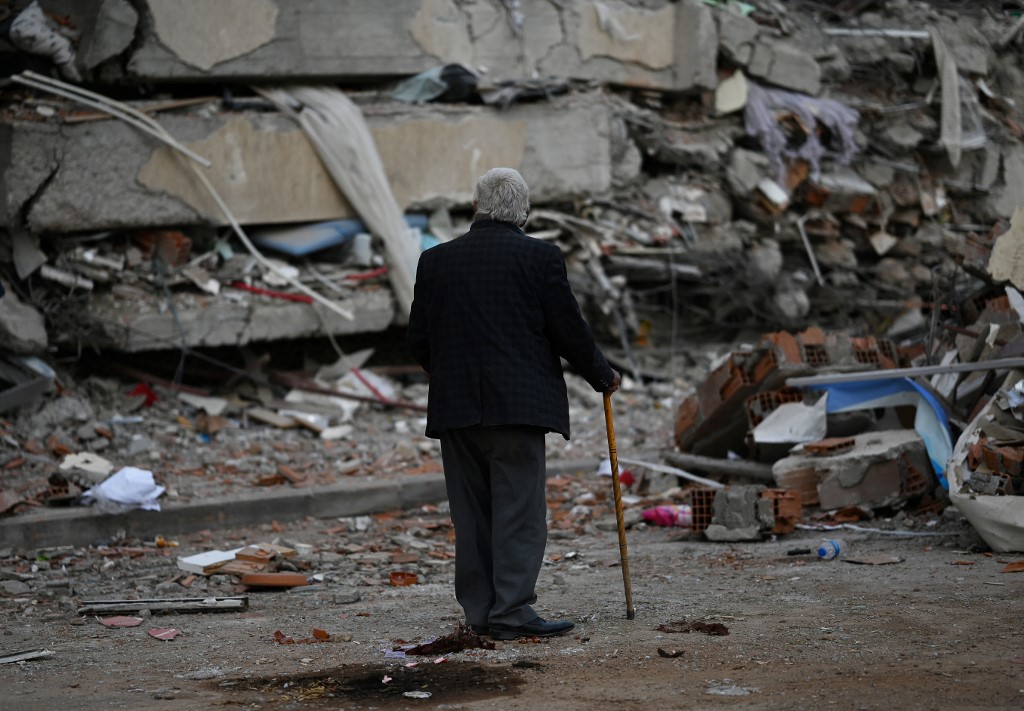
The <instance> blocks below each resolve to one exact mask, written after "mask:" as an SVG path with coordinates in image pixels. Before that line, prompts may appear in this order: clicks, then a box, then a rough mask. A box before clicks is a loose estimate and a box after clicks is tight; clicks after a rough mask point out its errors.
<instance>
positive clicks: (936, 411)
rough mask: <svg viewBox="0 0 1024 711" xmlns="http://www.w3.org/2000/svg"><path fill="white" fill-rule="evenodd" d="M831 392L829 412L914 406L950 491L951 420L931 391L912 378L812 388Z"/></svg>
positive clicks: (919, 426)
mask: <svg viewBox="0 0 1024 711" xmlns="http://www.w3.org/2000/svg"><path fill="white" fill-rule="evenodd" d="M808 387H810V388H811V389H814V390H824V391H826V392H828V412H849V411H851V410H870V409H873V408H876V407H894V406H897V405H914V406H915V407H916V408H917V414H916V416H915V417H914V430H915V431H916V432H917V433H918V434H919V435H920V436H921V439H922V440H924V446H925V449H926V450H927V451H928V459H929V460H931V463H932V468H933V469H935V474H936V476H938V478H939V483H940V484H942V487H943V488H944V489H946V490H947V491H948V490H949V482H948V481H947V480H946V463H947V462H948V461H949V458H950V456H951V455H952V454H953V440H952V439H951V438H950V435H949V416H948V415H947V414H946V411H945V409H944V408H943V407H942V405H941V404H940V403H939V401H938V400H937V399H936V398H935V396H934V395H932V394H931V393H930V392H929V391H928V390H926V389H925V388H923V387H921V386H920V385H918V384H917V383H916V382H914V381H913V380H911V379H910V378H900V379H898V380H867V381H864V382H860V383H839V384H832V385H815V386H808Z"/></svg>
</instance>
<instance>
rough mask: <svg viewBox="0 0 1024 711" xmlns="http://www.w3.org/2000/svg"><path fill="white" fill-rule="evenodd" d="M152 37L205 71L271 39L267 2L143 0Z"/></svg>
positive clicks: (271, 6) (274, 12)
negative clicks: (148, 16) (150, 25)
mask: <svg viewBox="0 0 1024 711" xmlns="http://www.w3.org/2000/svg"><path fill="white" fill-rule="evenodd" d="M145 4H146V8H147V10H148V11H149V14H150V17H151V19H152V29H153V33H154V34H155V35H156V39H157V40H158V41H159V42H160V44H162V45H163V46H164V47H166V48H167V49H168V50H170V51H171V52H172V53H173V54H174V56H175V57H177V58H178V59H180V60H181V61H182V62H184V63H185V64H188V65H190V66H193V67H196V68H197V69H200V70H203V71H208V70H210V69H212V68H213V67H214V66H215V65H217V64H220V63H221V62H224V61H227V60H229V59H235V58H236V57H241V56H244V55H246V54H249V53H250V52H253V51H254V50H256V49H257V48H259V47H262V46H263V45H265V44H267V43H268V42H270V41H271V40H272V39H274V36H275V32H276V24H277V16H278V8H277V5H276V4H275V3H274V2H272V1H271V0H146V3H145Z"/></svg>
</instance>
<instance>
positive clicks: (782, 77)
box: [747, 37, 821, 95]
mask: <svg viewBox="0 0 1024 711" xmlns="http://www.w3.org/2000/svg"><path fill="white" fill-rule="evenodd" d="M747 71H748V72H749V73H750V74H751V75H752V76H755V77H759V78H761V79H764V80H765V81H767V82H769V83H771V84H774V85H776V86H780V87H782V88H784V89H790V90H792V91H800V92H803V93H805V94H812V95H816V94H818V93H819V92H820V91H821V67H820V66H819V65H818V62H817V60H815V59H814V57H812V56H811V55H810V54H808V53H807V52H805V51H803V50H802V49H800V48H799V47H795V46H793V45H791V44H789V43H788V42H782V41H778V40H769V39H766V38H763V37H761V38H759V39H758V41H757V43H756V44H755V45H754V51H753V54H752V56H751V58H750V62H749V64H748V65H747Z"/></svg>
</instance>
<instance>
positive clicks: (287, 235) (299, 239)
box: [252, 213, 429, 257]
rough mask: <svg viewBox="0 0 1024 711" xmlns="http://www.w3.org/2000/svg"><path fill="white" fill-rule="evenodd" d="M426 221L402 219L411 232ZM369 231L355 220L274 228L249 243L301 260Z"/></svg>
mask: <svg viewBox="0 0 1024 711" xmlns="http://www.w3.org/2000/svg"><path fill="white" fill-rule="evenodd" d="M428 221H429V218H428V217H427V216H426V215H423V214H418V213H409V214H407V215H405V224H407V225H409V227H411V228H418V229H420V230H426V229H427V223H428ZM369 231H370V230H369V228H367V226H366V225H365V224H364V223H363V221H362V220H359V219H355V218H352V219H347V220H331V221H329V222H314V223H311V224H306V225H300V226H298V227H276V228H271V229H266V230H262V231H259V232H254V233H253V234H252V241H253V242H255V243H256V244H258V245H259V246H260V247H268V248H270V249H275V250H277V251H278V252H283V253H284V254H288V255H291V256H293V257H304V256H305V255H307V254H312V253H313V252H318V251H320V250H321V249H327V248H328V247H336V246H338V245H340V244H344V243H345V242H347V241H349V240H350V239H352V238H353V237H354V236H355V235H357V234H359V233H360V232H369Z"/></svg>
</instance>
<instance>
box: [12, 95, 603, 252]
mask: <svg viewBox="0 0 1024 711" xmlns="http://www.w3.org/2000/svg"><path fill="white" fill-rule="evenodd" d="M364 113H365V115H366V117H367V121H368V123H369V125H370V129H371V131H372V133H373V134H374V138H375V140H376V142H377V145H378V148H379V151H380V154H381V159H382V161H383V163H384V168H385V171H386V173H387V175H388V178H389V179H390V181H391V183H392V186H393V187H394V190H395V193H396V197H397V199H398V201H399V204H400V205H401V206H402V207H403V208H406V207H410V206H416V205H421V206H424V205H437V204H448V205H454V204H468V203H469V201H470V199H471V196H472V187H473V184H474V182H475V181H476V178H477V177H479V175H480V174H482V173H483V172H484V171H486V170H487V169H489V168H491V167H494V166H495V165H507V166H510V167H514V168H517V169H519V170H520V171H521V172H522V173H523V175H524V177H525V178H526V179H527V180H528V181H529V182H530V187H531V195H532V197H533V199H534V201H536V202H544V201H550V200H555V199H561V198H565V197H572V196H579V195H585V194H595V193H596V194H599V193H602V192H605V191H607V190H608V189H609V188H610V187H611V175H612V165H611V163H612V158H611V152H612V151H611V142H612V141H611V130H610V128H609V125H610V120H611V119H610V107H609V104H608V103H607V101H606V100H605V99H604V98H603V97H602V96H601V95H600V94H597V93H591V94H577V95H572V96H566V97H559V98H557V99H556V100H553V101H550V102H541V103H533V104H522V105H519V106H515V107H512V108H511V109H509V110H507V111H497V110H495V109H491V108H488V107H468V106H460V107H453V106H441V105H436V106H435V105H431V106H417V107H410V106H407V105H404V104H386V105H374V106H366V107H364ZM161 122H162V123H163V125H164V126H165V127H166V128H167V130H168V131H169V132H170V133H171V134H172V135H173V136H175V137H176V138H178V139H179V140H181V141H182V142H183V143H185V144H186V145H188V146H190V147H192V148H193V149H195V150H196V151H197V152H198V153H200V154H201V155H204V156H206V157H208V158H210V159H211V160H212V161H213V162H214V166H213V167H212V168H210V169H208V170H206V175H207V176H208V177H209V178H210V180H211V182H212V183H213V184H214V186H215V187H216V188H217V189H218V191H219V192H220V193H221V194H222V195H223V197H224V198H225V200H226V202H227V203H228V205H229V207H231V209H232V211H233V212H234V213H235V214H236V216H237V217H238V219H239V220H240V221H241V222H242V223H244V224H260V223H284V222H304V221H314V220H327V219H337V218H342V217H353V216H355V213H354V211H353V210H352V208H351V206H350V205H349V203H348V202H347V201H346V200H345V198H344V196H343V195H342V194H341V193H340V192H339V191H338V189H337V187H336V186H335V185H334V183H333V181H332V180H331V178H330V176H329V175H328V173H327V171H326V170H325V169H324V167H323V165H322V163H320V160H319V159H318V158H317V156H316V154H315V153H314V152H313V150H312V148H311V146H310V145H309V143H308V141H307V139H306V137H305V134H304V133H303V132H302V131H301V130H300V129H299V128H298V126H297V125H296V124H295V123H294V122H293V121H291V120H290V119H289V118H287V117H285V116H283V115H279V114H261V113H251V114H231V115H221V116H214V117H200V116H180V115H176V116H171V115H167V116H164V117H162V118H161ZM8 155H9V156H12V157H13V158H14V160H10V161H5V163H4V164H3V166H4V167H2V168H0V205H3V206H4V207H5V224H11V223H12V221H14V220H15V219H16V217H17V215H18V211H19V209H24V208H26V207H27V209H25V216H26V218H27V222H28V225H29V227H30V229H31V230H32V231H34V232H36V233H44V232H76V231H82V230H96V229H116V228H130V227H150V226H170V225H174V226H183V225H195V224H210V223H214V224H225V222H226V220H225V218H224V217H223V215H221V214H220V212H219V211H218V210H217V208H216V207H215V205H214V204H213V202H212V200H211V199H210V197H209V196H208V194H207V193H205V191H204V190H202V188H201V187H199V185H198V183H197V181H196V180H195V178H194V177H193V176H192V175H191V173H190V172H189V171H188V169H187V168H185V167H184V166H183V164H182V163H181V161H180V160H179V159H178V158H177V157H175V156H173V155H172V153H171V151H170V149H169V148H166V147H164V146H162V145H160V144H159V143H157V142H156V141H155V140H154V139H152V138H149V137H148V136H145V135H143V134H141V133H139V132H137V131H136V130H135V129H133V128H131V127H130V126H128V125H126V124H123V123H121V122H117V121H101V122H94V123H88V124H79V125H66V126H63V127H61V128H60V129H59V130H58V129H57V128H56V126H54V125H48V124H40V123H37V122H31V123H26V122H16V123H9V124H6V125H0V156H8ZM58 155H59V157H60V158H59V161H58V160H57V158H56V156H58ZM51 176H52V177H51ZM47 180H48V182H47ZM33 195H35V197H34V198H33V199H32V200H31V201H30V200H29V198H30V197H32V196H33Z"/></svg>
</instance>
